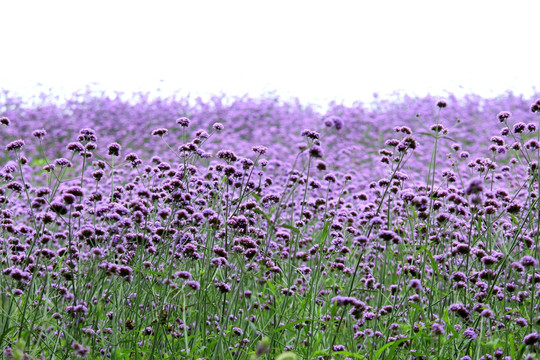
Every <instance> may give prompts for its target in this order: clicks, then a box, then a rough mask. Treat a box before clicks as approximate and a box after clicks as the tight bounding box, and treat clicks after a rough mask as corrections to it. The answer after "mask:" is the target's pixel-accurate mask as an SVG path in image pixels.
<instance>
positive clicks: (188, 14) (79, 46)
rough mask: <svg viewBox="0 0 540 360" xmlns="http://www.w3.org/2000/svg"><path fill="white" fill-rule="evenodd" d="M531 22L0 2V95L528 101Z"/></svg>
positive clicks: (326, 4) (253, 4)
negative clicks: (505, 95) (87, 91)
mask: <svg viewBox="0 0 540 360" xmlns="http://www.w3.org/2000/svg"><path fill="white" fill-rule="evenodd" d="M539 14H540V1H538V0H536V1H535V0H531V1H519V0H515V1H510V0H502V1H495V0H492V1H481V0H468V1H462V0H457V1H456V0H454V1H437V0H428V1H416V0H398V1H383V0H369V1H360V0H357V1H338V0H334V1H330V0H327V1H315V0H311V1H298V0H286V1H280V0H272V1H257V0H250V1H234V0H221V1H203V0H192V1H159V0H154V1H118V0H106V1H87V0H85V1H75V0H70V1H54V0H46V1H43V0H39V1H24V0H16V1H11V0H0V28H1V30H0V49H1V50H0V88H3V89H9V90H12V91H15V92H16V93H18V94H20V95H27V94H33V93H36V92H37V91H39V90H44V91H47V90H48V89H49V88H51V87H52V88H53V89H54V91H55V92H57V93H62V92H63V93H70V92H72V91H74V90H77V89H81V88H83V87H84V86H85V85H88V84H92V83H97V84H99V88H101V89H107V90H118V91H124V92H131V91H145V92H146V91H151V92H155V90H156V89H157V88H158V87H161V88H162V89H163V90H164V92H165V93H170V92H171V91H173V90H181V91H182V92H183V93H188V92H189V93H191V94H192V95H195V96H197V95H202V96H205V95H207V94H210V93H220V92H224V93H226V94H230V95H243V94H250V95H253V96H257V95H260V94H263V93H266V92H269V91H276V92H277V94H280V95H282V96H283V97H285V98H286V97H289V96H297V97H299V98H300V99H301V100H302V101H304V102H312V103H317V102H319V103H326V102H327V101H328V100H337V101H345V102H346V103H350V102H353V101H355V100H362V101H369V100H370V99H372V94H373V93H374V92H378V93H380V94H381V95H385V94H389V93H392V92H393V91H396V90H400V91H404V92H407V93H409V94H413V95H414V94H418V95H423V94H426V93H432V94H435V95H441V94H445V91H450V92H454V93H457V94H463V93H471V92H474V93H478V94H481V95H484V96H490V95H497V94H499V93H502V92H504V91H505V90H513V91H514V92H517V93H524V94H530V93H532V91H533V87H534V86H535V85H538V84H540V58H539V57H540V40H539V39H540V38H539V35H540V25H539V20H538V19H539ZM38 83H40V84H43V86H42V87H36V85H37V84H38Z"/></svg>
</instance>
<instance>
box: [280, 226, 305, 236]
mask: <svg viewBox="0 0 540 360" xmlns="http://www.w3.org/2000/svg"><path fill="white" fill-rule="evenodd" d="M278 226H281V227H282V228H285V229H289V230H292V231H294V232H295V233H297V234H300V230H299V229H298V228H296V227H294V226H292V225H288V224H278Z"/></svg>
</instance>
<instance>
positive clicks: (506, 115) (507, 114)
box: [497, 111, 512, 122]
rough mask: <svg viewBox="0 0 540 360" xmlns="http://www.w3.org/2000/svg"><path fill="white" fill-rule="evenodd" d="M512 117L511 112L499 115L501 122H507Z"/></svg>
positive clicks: (503, 112) (502, 112)
mask: <svg viewBox="0 0 540 360" xmlns="http://www.w3.org/2000/svg"><path fill="white" fill-rule="evenodd" d="M510 116H512V114H511V113H510V112H509V111H501V112H500V113H499V114H498V115H497V119H499V121H500V122H505V121H506V120H508V118H509V117H510Z"/></svg>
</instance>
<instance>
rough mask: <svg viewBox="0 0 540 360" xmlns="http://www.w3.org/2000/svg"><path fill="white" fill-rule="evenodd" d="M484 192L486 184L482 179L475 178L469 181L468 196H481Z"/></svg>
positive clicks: (466, 190)
mask: <svg viewBox="0 0 540 360" xmlns="http://www.w3.org/2000/svg"><path fill="white" fill-rule="evenodd" d="M483 191H484V182H483V181H482V179H480V178H474V179H471V180H470V181H469V183H468V184H467V188H466V189H465V193H466V194H467V195H476V194H481V193H482V192H483Z"/></svg>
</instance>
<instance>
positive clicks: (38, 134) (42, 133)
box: [32, 129, 47, 139]
mask: <svg viewBox="0 0 540 360" xmlns="http://www.w3.org/2000/svg"><path fill="white" fill-rule="evenodd" d="M45 135H47V131H46V130H45V129H38V130H34V131H33V132H32V136H34V137H35V138H38V139H43V138H44V137H45Z"/></svg>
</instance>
